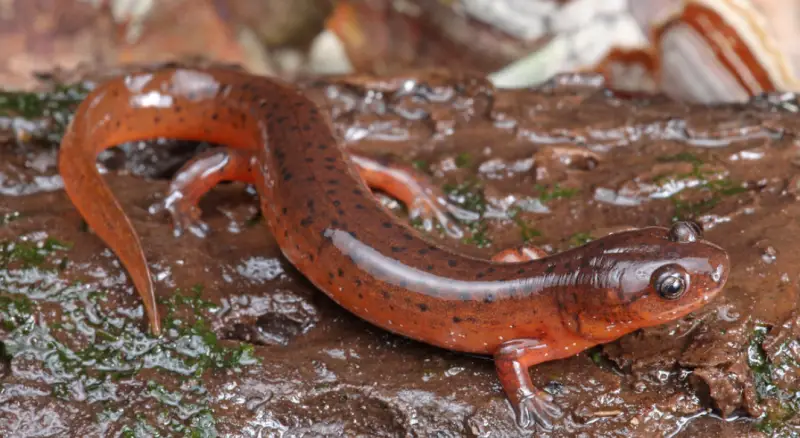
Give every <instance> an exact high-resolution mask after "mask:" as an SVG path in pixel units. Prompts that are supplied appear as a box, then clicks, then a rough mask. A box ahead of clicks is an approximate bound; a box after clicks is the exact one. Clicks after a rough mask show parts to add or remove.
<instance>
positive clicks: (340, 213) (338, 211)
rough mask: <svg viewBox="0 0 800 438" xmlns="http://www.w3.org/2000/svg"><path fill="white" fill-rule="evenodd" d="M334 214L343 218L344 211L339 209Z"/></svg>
mask: <svg viewBox="0 0 800 438" xmlns="http://www.w3.org/2000/svg"><path fill="white" fill-rule="evenodd" d="M336 214H338V215H339V216H344V210H342V209H341V208H340V209H338V210H336Z"/></svg>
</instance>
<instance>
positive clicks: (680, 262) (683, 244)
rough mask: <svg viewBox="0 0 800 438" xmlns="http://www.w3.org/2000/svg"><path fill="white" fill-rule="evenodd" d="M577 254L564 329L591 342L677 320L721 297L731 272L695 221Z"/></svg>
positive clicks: (615, 237) (562, 297) (602, 242)
mask: <svg viewBox="0 0 800 438" xmlns="http://www.w3.org/2000/svg"><path fill="white" fill-rule="evenodd" d="M577 250H578V251H584V252H583V253H582V254H583V256H582V257H584V259H583V260H582V261H583V263H582V268H581V272H580V273H579V274H578V275H579V277H580V278H581V280H580V283H581V284H580V286H578V287H579V288H580V289H579V291H578V292H577V293H563V294H559V298H558V299H559V304H560V308H561V311H562V315H561V316H562V319H563V320H564V322H565V324H566V325H567V326H568V327H569V328H570V329H572V330H573V331H575V332H576V333H578V334H579V335H581V336H582V337H584V338H586V339H595V340H602V341H608V340H613V339H616V338H618V337H620V336H622V335H625V334H627V333H630V332H632V331H634V330H637V329H640V328H643V327H649V326H655V325H660V324H663V323H666V322H669V321H673V320H676V319H679V318H681V317H683V316H685V315H687V314H689V313H690V312H692V311H695V310H697V309H700V308H701V307H703V306H704V305H705V304H706V303H708V302H709V301H711V299H713V298H714V297H716V296H717V295H718V294H719V293H720V291H721V290H722V288H723V287H724V286H725V282H726V281H727V279H728V274H729V272H730V260H729V258H728V254H727V253H726V252H725V250H723V249H722V248H720V247H718V246H716V245H714V244H712V243H710V242H708V241H705V240H703V232H702V229H701V228H700V227H699V226H698V225H696V224H694V223H692V222H677V223H675V224H674V225H673V226H672V227H671V228H669V229H666V228H660V227H650V228H642V229H638V230H634V231H627V232H622V233H618V234H612V235H610V236H607V237H605V238H603V239H599V240H596V241H594V242H590V243H589V244H587V245H585V246H583V247H581V248H578V249H577ZM587 283H588V284H587Z"/></svg>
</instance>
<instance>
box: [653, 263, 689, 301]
mask: <svg viewBox="0 0 800 438" xmlns="http://www.w3.org/2000/svg"><path fill="white" fill-rule="evenodd" d="M652 279H653V288H655V290H656V291H657V292H658V294H659V295H661V297H662V298H664V299H667V300H677V299H678V298H680V297H681V296H683V294H684V293H686V291H687V290H688V289H689V274H688V273H686V270H685V269H683V267H681V266H680V265H666V266H662V267H660V268H658V269H657V270H656V271H655V272H653V276H652Z"/></svg>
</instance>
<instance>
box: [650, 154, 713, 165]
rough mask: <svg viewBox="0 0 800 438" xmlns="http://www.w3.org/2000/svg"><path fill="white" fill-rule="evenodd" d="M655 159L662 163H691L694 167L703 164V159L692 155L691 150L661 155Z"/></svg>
mask: <svg viewBox="0 0 800 438" xmlns="http://www.w3.org/2000/svg"><path fill="white" fill-rule="evenodd" d="M656 161H659V162H662V163H674V162H683V163H691V164H692V165H694V166H696V167H699V166H701V165H702V164H703V161H702V160H701V159H700V158H698V157H697V155H694V154H692V153H691V152H680V153H677V154H675V155H665V156H661V157H658V158H656Z"/></svg>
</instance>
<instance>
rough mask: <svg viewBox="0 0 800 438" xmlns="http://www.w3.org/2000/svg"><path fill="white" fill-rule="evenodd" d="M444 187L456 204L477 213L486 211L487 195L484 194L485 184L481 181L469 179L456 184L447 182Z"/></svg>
mask: <svg viewBox="0 0 800 438" xmlns="http://www.w3.org/2000/svg"><path fill="white" fill-rule="evenodd" d="M442 188H443V190H444V192H445V193H446V194H447V197H448V198H449V199H450V201H451V202H453V203H454V204H456V205H458V206H460V207H462V208H464V209H466V210H469V211H472V212H475V213H480V214H483V213H484V212H486V197H485V196H484V195H483V185H482V184H481V183H480V181H477V180H468V181H466V182H463V183H461V184H456V185H452V184H445V185H444V186H443V187H442Z"/></svg>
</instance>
